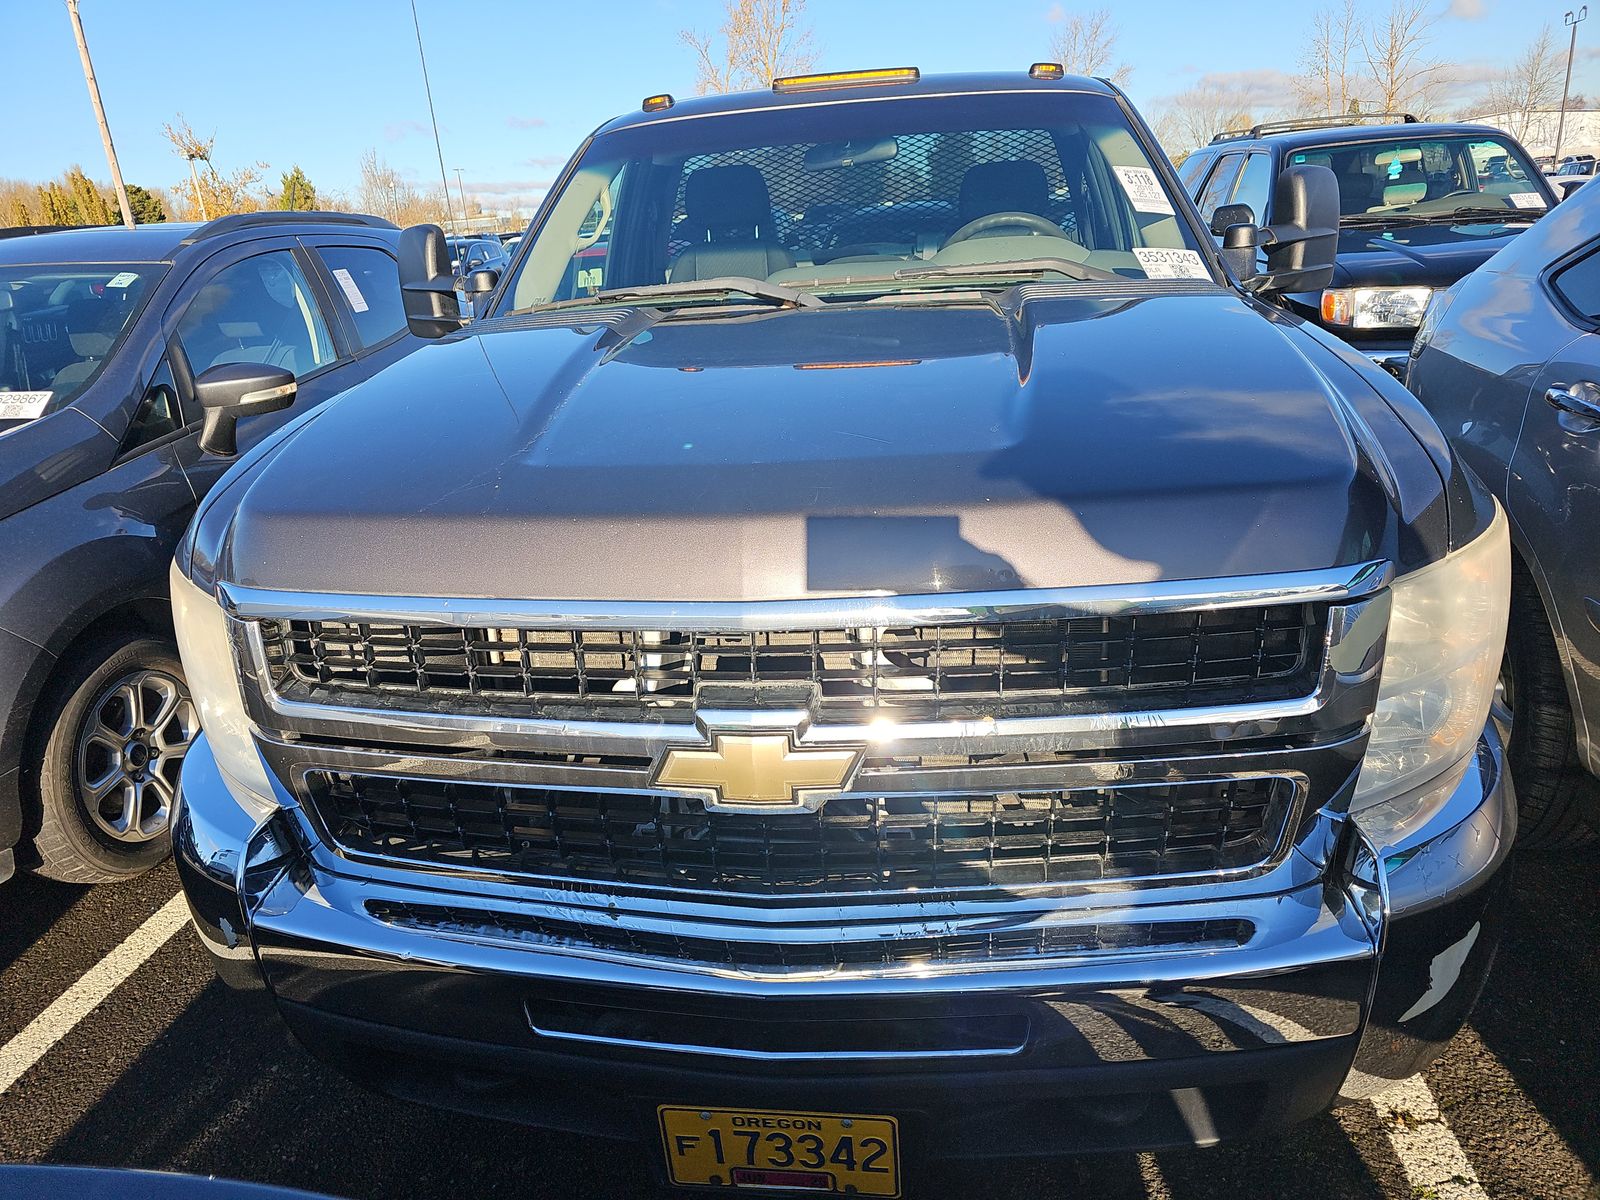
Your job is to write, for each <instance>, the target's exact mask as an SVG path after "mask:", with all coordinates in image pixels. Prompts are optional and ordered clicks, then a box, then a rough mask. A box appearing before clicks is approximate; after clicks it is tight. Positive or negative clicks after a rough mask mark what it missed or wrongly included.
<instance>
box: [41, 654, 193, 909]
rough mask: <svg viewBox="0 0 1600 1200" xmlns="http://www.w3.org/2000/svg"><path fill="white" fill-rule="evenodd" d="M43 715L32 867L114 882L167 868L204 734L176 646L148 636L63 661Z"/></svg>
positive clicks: (51, 875) (76, 879)
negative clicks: (187, 772)
mask: <svg viewBox="0 0 1600 1200" xmlns="http://www.w3.org/2000/svg"><path fill="white" fill-rule="evenodd" d="M40 711H41V713H44V714H45V720H44V724H43V726H42V729H41V732H40V734H39V735H38V738H37V739H36V744H38V750H37V752H36V756H35V758H34V760H33V763H32V766H33V767H34V770H33V771H32V772H30V774H32V775H33V777H34V778H35V779H36V780H37V783H38V809H37V811H36V813H35V819H36V821H37V830H36V832H35V833H34V835H33V838H32V844H31V847H30V848H31V850H32V854H31V856H30V858H31V861H30V862H28V863H27V866H28V869H29V870H31V871H32V872H33V873H34V874H36V875H42V876H44V877H45V878H47V879H56V880H60V881H63V882H66V883H112V882H116V881H118V880H124V879H132V878H134V877H135V876H137V875H142V874H143V873H144V872H146V871H148V870H149V869H150V868H151V867H154V866H155V865H156V864H158V863H160V862H161V861H162V860H164V859H165V858H166V857H167V855H168V854H169V853H170V852H171V848H172V835H171V816H172V808H173V804H174V802H175V801H176V799H177V782H178V771H179V769H180V768H181V767H182V760H183V756H184V755H185V754H186V753H187V752H188V748H189V746H190V745H191V744H192V743H193V741H194V737H195V735H196V734H197V733H198V732H199V729H200V725H199V721H198V719H197V717H196V714H195V709H194V703H193V701H192V700H191V699H190V697H189V689H188V686H187V685H186V684H185V683H184V678H183V664H182V663H181V662H180V661H179V660H178V648H177V646H176V645H174V644H173V643H172V642H171V641H170V640H168V639H166V638H160V637H152V636H150V635H148V634H144V633H121V634H118V635H114V636H112V637H109V638H105V639H100V640H97V641H95V642H93V643H91V644H89V645H86V646H84V647H82V648H81V649H80V650H79V651H77V652H75V653H73V654H72V655H71V656H70V658H68V659H66V660H64V661H63V663H62V665H61V667H60V669H59V670H58V671H57V674H56V676H55V679H54V680H53V681H52V684H51V687H50V688H49V691H48V693H47V695H46V696H45V698H44V699H43V700H42V701H41V704H40Z"/></svg>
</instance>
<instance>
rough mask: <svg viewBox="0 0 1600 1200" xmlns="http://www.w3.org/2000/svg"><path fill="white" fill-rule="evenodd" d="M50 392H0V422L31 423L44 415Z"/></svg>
mask: <svg viewBox="0 0 1600 1200" xmlns="http://www.w3.org/2000/svg"><path fill="white" fill-rule="evenodd" d="M51 395H53V393H51V392H0V421H31V420H33V419H34V418H35V417H39V416H43V415H44V406H45V405H46V404H49V403H50V397H51Z"/></svg>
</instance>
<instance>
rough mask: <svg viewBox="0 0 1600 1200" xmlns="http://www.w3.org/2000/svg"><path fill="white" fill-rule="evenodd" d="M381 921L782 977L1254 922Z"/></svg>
mask: <svg viewBox="0 0 1600 1200" xmlns="http://www.w3.org/2000/svg"><path fill="white" fill-rule="evenodd" d="M367 911H368V912H370V913H371V914H372V915H373V916H375V917H377V918H378V919H379V920H381V921H387V922H389V923H390V924H393V925H401V926H404V927H407V928H412V929H425V930H428V931H430V932H434V933H445V934H456V935H459V936H463V937H473V938H477V937H482V936H483V935H484V934H485V933H488V934H490V935H491V936H496V937H502V938H509V939H513V940H516V941H521V942H526V943H528V944H531V945H536V946H542V947H547V948H552V949H559V948H566V947H575V948H581V949H588V950H599V951H611V952H619V953H624V954H632V955H636V956H639V957H643V958H656V959H666V960H669V961H679V962H694V963H712V964H715V965H718V966H725V967H731V968H733V969H735V970H740V971H749V972H760V973H768V974H783V973H786V972H795V971H807V970H831V969H834V968H839V967H856V968H891V969H892V968H895V967H912V966H922V965H925V964H926V965H934V966H937V965H942V964H946V963H950V964H969V963H994V962H1016V961H1025V960H1027V959H1030V958H1047V957H1064V956H1067V955H1073V954H1091V953H1103V952H1107V951H1109V952H1123V953H1128V952H1136V951H1139V950H1143V949H1146V948H1149V947H1154V946H1160V947H1162V948H1164V949H1166V948H1172V947H1181V948H1183V949H1186V950H1200V949H1221V948H1226V947H1235V946H1240V945H1243V944H1244V943H1245V942H1246V941H1248V940H1249V938H1250V935H1251V933H1252V932H1253V928H1252V926H1251V925H1250V923H1249V922H1248V921H1240V920H1235V919H1218V920H1209V921H1126V922H1120V923H1117V924H1112V925H1099V924H1086V925H1032V926H1025V927H1022V928H1016V929H1002V930H994V931H987V930H973V931H963V932H958V933H947V934H937V935H931V936H927V937H911V938H896V939H894V940H893V941H886V940H883V939H875V940H872V941H855V942H848V941H844V942H795V941H787V940H785V941H772V942H755V941H743V940H736V939H730V938H711V937H690V936H684V935H680V934H674V933H663V932H658V931H653V930H641V929H630V928H626V927H624V926H620V925H608V926H598V925H592V924H588V923H586V922H581V921H565V920H559V919H556V918H552V917H545V916H539V915H537V914H534V913H531V912H518V913H507V912H484V911H481V910H478V909H470V908H453V907H448V906H443V905H427V904H405V903H400V902H396V901H388V900H373V901H369V902H368V903H367Z"/></svg>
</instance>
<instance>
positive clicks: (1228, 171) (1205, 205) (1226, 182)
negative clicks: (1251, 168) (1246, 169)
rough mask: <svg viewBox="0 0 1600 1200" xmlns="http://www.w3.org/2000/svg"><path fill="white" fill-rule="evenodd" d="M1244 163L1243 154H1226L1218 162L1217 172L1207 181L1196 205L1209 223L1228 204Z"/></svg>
mask: <svg viewBox="0 0 1600 1200" xmlns="http://www.w3.org/2000/svg"><path fill="white" fill-rule="evenodd" d="M1243 161H1244V155H1242V154H1224V155H1223V156H1222V158H1221V159H1219V160H1218V162H1217V168H1216V170H1214V171H1212V172H1211V178H1210V179H1208V180H1206V185H1205V187H1203V188H1201V189H1200V195H1199V196H1198V197H1196V199H1195V204H1196V206H1197V207H1198V208H1199V209H1200V215H1201V216H1202V217H1204V218H1205V219H1206V220H1207V221H1209V220H1211V215H1212V214H1213V213H1214V212H1216V211H1217V209H1219V208H1221V207H1222V206H1223V205H1224V204H1226V203H1227V202H1228V192H1229V191H1230V190H1231V188H1232V184H1233V181H1234V178H1235V177H1236V176H1237V175H1238V173H1239V164H1240V163H1241V162H1243Z"/></svg>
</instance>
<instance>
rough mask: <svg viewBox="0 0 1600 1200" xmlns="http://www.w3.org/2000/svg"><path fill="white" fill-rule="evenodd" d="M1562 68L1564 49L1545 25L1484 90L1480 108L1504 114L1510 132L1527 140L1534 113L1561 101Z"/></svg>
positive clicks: (1480, 109) (1482, 110)
mask: <svg viewBox="0 0 1600 1200" xmlns="http://www.w3.org/2000/svg"><path fill="white" fill-rule="evenodd" d="M1561 69H1562V62H1561V51H1560V50H1559V49H1557V47H1556V40H1555V35H1554V34H1553V33H1551V31H1550V26H1548V25H1546V26H1544V27H1543V28H1541V29H1540V30H1539V35H1538V36H1537V37H1536V38H1534V39H1533V41H1532V42H1530V43H1529V44H1528V47H1527V49H1525V50H1524V51H1523V52H1522V54H1521V56H1520V57H1519V58H1518V59H1517V60H1516V61H1515V62H1514V63H1512V64H1511V65H1510V66H1509V67H1507V68H1506V70H1505V72H1504V73H1503V74H1502V75H1501V76H1500V77H1499V78H1498V79H1496V80H1495V81H1494V82H1493V83H1491V84H1490V85H1489V86H1488V87H1487V88H1486V89H1485V90H1484V93H1483V100H1482V101H1481V103H1480V105H1479V111H1480V112H1487V113H1494V114H1495V115H1497V116H1501V117H1502V119H1503V120H1504V122H1505V130H1506V132H1507V133H1509V134H1510V135H1511V136H1512V137H1514V138H1516V139H1517V140H1518V141H1519V142H1526V141H1528V140H1529V139H1528V133H1529V130H1530V127H1531V126H1532V125H1533V123H1534V120H1535V114H1537V113H1538V112H1539V110H1540V109H1551V108H1555V107H1557V106H1558V105H1559V104H1560V103H1561Z"/></svg>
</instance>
